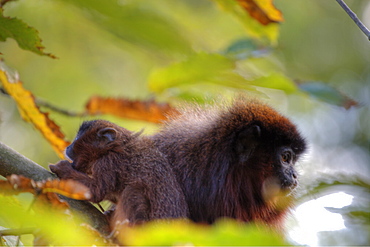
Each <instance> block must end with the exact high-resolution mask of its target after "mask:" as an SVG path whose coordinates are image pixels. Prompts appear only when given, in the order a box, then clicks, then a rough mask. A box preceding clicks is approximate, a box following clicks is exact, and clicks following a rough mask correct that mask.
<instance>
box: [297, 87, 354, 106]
mask: <svg viewBox="0 0 370 247" xmlns="http://www.w3.org/2000/svg"><path fill="white" fill-rule="evenodd" d="M299 88H300V89H301V90H302V91H305V92H307V93H308V94H309V95H310V96H312V97H314V98H317V99H319V100H321V101H324V102H327V103H330V104H333V105H339V106H343V107H345V108H346V109H348V108H350V107H351V106H356V105H358V103H357V102H356V101H355V100H352V99H350V98H349V97H347V96H345V95H344V94H342V93H341V92H339V91H338V90H337V89H335V88H333V87H330V86H329V85H327V84H324V83H320V82H305V83H302V84H300V85H299Z"/></svg>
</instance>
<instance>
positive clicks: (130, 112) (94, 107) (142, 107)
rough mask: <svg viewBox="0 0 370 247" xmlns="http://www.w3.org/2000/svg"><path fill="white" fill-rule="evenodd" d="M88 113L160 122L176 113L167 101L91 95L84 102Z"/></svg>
mask: <svg viewBox="0 0 370 247" xmlns="http://www.w3.org/2000/svg"><path fill="white" fill-rule="evenodd" d="M86 111H87V113H89V114H92V115H95V114H112V115H115V116H118V117H123V118H129V119H135V120H143V121H148V122H153V123H160V122H162V121H163V120H165V119H167V115H168V114H171V115H173V114H176V113H177V110H176V109H175V108H173V107H171V106H170V105H169V104H167V103H158V102H155V101H154V100H149V101H141V100H129V99H123V98H103V97H99V96H94V97H91V98H90V99H89V101H88V103H87V104H86Z"/></svg>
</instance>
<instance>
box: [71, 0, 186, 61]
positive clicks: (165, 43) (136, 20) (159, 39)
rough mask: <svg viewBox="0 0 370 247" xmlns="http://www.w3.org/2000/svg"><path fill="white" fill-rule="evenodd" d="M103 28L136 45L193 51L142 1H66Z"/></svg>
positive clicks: (180, 36) (160, 16)
mask: <svg viewBox="0 0 370 247" xmlns="http://www.w3.org/2000/svg"><path fill="white" fill-rule="evenodd" d="M67 1H68V2H70V3H71V4H74V5H77V6H78V7H80V8H83V9H84V10H85V13H88V15H86V16H87V17H88V18H89V19H91V20H92V21H94V22H95V23H97V24H98V25H100V26H101V27H102V28H103V29H105V30H106V31H108V32H110V33H111V34H113V35H115V36H116V37H118V38H119V39H122V40H125V41H126V42H129V43H131V44H134V45H140V46H143V47H145V48H150V49H161V50H164V51H166V52H168V51H172V52H179V53H181V54H183V53H188V52H190V51H191V46H190V44H189V42H188V41H187V40H186V39H185V38H184V36H183V35H182V32H181V29H179V28H178V27H177V26H175V25H174V24H173V21H172V20H169V19H166V18H165V17H164V15H161V14H160V13H159V12H158V11H157V10H155V9H151V8H149V7H148V6H146V5H145V2H144V3H143V2H142V1H124V2H122V1H121V2H120V1H116V0H106V1H100V0H89V1H86V0H67Z"/></svg>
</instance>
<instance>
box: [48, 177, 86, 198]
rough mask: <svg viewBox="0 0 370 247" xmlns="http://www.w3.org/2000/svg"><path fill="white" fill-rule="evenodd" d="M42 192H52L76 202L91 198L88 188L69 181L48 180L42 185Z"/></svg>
mask: <svg viewBox="0 0 370 247" xmlns="http://www.w3.org/2000/svg"><path fill="white" fill-rule="evenodd" d="M42 192H43V193H45V192H54V193H58V194H60V195H63V196H66V197H69V198H72V199H76V200H88V199H90V198H91V193H90V190H89V188H87V187H86V186H85V185H83V184H81V183H79V182H77V181H74V180H71V179H68V180H48V181H46V182H45V183H44V185H43V187H42Z"/></svg>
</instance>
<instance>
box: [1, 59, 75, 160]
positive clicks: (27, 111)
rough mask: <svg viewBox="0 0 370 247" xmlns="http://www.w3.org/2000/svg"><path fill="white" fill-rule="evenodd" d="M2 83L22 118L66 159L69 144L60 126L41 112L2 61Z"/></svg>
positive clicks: (28, 92) (29, 94)
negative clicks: (65, 151)
mask: <svg viewBox="0 0 370 247" xmlns="http://www.w3.org/2000/svg"><path fill="white" fill-rule="evenodd" d="M0 82H1V83H2V85H3V88H4V90H5V91H6V92H7V93H8V94H9V95H10V96H11V97H12V98H13V99H14V100H15V102H16V103H17V107H18V110H19V112H20V114H21V116H22V118H23V119H24V120H25V121H27V122H30V123H32V124H33V125H34V126H35V128H36V129H38V130H39V131H40V132H41V134H42V135H43V136H44V137H45V138H46V140H48V142H49V143H50V144H51V145H52V147H53V149H54V150H55V152H56V153H57V154H58V156H59V157H60V158H62V159H64V154H63V151H64V149H65V148H66V147H67V146H68V145H69V143H68V142H67V141H65V140H64V134H63V133H62V132H61V131H60V128H59V126H58V125H56V124H55V123H54V122H53V121H52V120H51V119H50V118H49V117H48V113H44V112H41V111H40V109H39V107H38V106H37V105H36V103H35V98H34V96H33V95H32V93H31V92H30V91H28V90H26V89H25V88H23V85H22V82H21V81H19V79H18V78H17V76H16V75H15V74H14V75H13V76H11V75H10V72H9V69H8V68H7V67H6V65H5V64H4V62H2V61H0Z"/></svg>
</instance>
